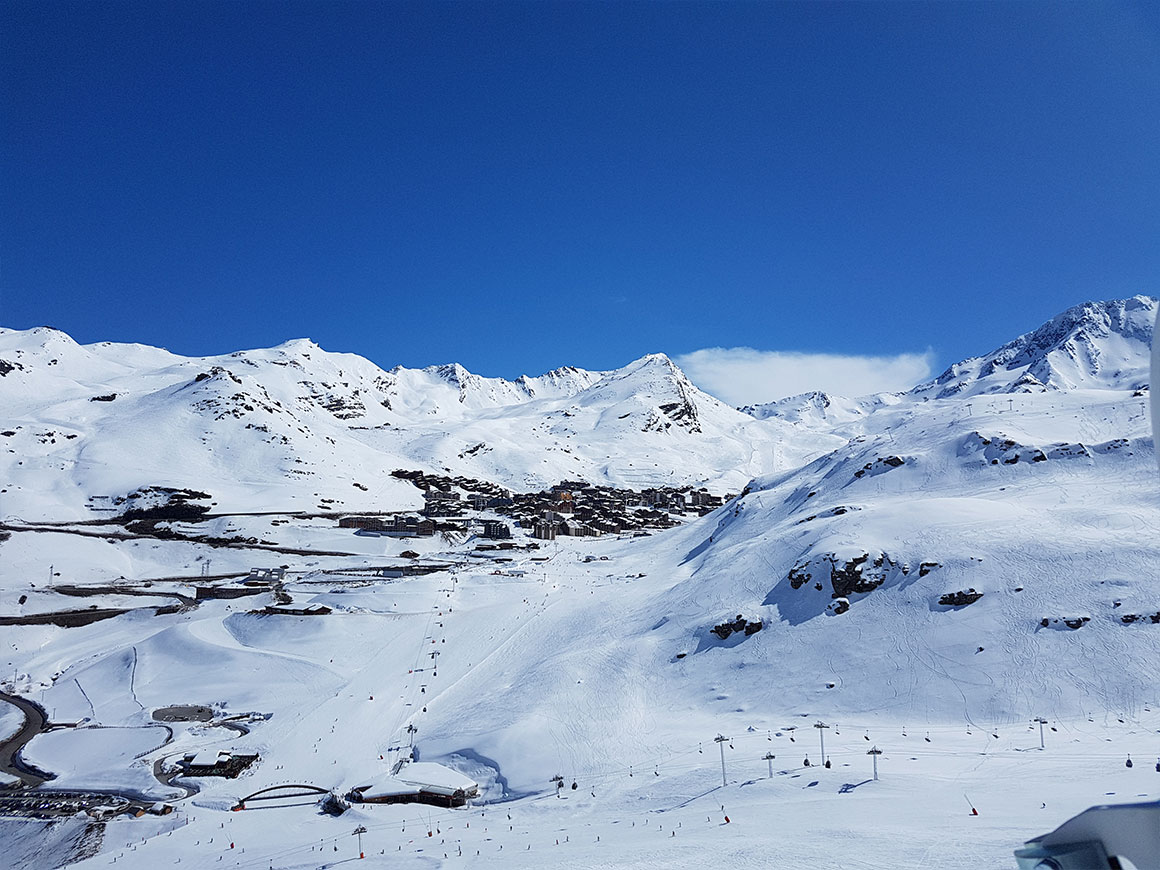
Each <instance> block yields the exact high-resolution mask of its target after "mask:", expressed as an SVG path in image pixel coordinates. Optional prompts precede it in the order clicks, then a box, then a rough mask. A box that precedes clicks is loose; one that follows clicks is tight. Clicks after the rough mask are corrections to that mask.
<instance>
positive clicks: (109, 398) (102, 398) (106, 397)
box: [89, 393, 117, 402]
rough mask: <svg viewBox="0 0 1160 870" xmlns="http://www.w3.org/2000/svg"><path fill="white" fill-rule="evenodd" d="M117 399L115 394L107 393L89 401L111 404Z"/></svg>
mask: <svg viewBox="0 0 1160 870" xmlns="http://www.w3.org/2000/svg"><path fill="white" fill-rule="evenodd" d="M116 398H117V394H116V393H108V394H106V395H104V396H93V397H92V398H90V399H89V401H90V402H111V401H113V400H114V399H116Z"/></svg>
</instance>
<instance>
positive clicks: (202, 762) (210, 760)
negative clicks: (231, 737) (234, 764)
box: [189, 749, 230, 767]
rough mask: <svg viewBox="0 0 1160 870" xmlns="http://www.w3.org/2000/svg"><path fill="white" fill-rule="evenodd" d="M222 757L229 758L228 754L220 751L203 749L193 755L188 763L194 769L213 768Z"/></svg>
mask: <svg viewBox="0 0 1160 870" xmlns="http://www.w3.org/2000/svg"><path fill="white" fill-rule="evenodd" d="M222 756H225V757H226V758H229V757H230V754H229V753H228V752H223V751H222V750H220V749H203V750H201V751H200V752H198V753H197V754H196V755H194V756H193V758H191V759H190V760H189V763H190V764H191V765H192V766H194V767H213V766H214V765H215V764H217V763H218V761H219V760H221V758H222Z"/></svg>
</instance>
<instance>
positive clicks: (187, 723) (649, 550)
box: [0, 297, 1160, 870]
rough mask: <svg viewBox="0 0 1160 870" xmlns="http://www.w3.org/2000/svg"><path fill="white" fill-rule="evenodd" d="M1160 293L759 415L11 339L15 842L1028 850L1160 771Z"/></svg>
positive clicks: (2, 675)
mask: <svg viewBox="0 0 1160 870" xmlns="http://www.w3.org/2000/svg"><path fill="white" fill-rule="evenodd" d="M1156 314H1157V302H1156V300H1154V299H1151V298H1148V297H1134V298H1131V299H1126V300H1116V301H1109V302H1099V303H1087V304H1084V305H1080V306H1076V307H1075V308H1072V309H1069V310H1068V311H1066V312H1064V313H1063V314H1061V315H1060V316H1058V317H1056V318H1055V319H1053V320H1052V321H1050V322H1049V323H1047V324H1044V325H1043V326H1041V327H1040V328H1038V329H1036V330H1033V331H1032V332H1029V333H1027V334H1026V335H1023V336H1020V337H1019V338H1017V339H1015V340H1013V341H1012V342H1010V343H1008V344H1006V345H1004V346H1003V347H1001V348H999V349H997V350H995V351H993V352H991V353H988V354H985V355H982V356H979V357H976V358H972V359H968V360H964V361H962V362H960V363H957V364H955V365H953V366H951V367H950V368H949V369H947V371H946V372H944V373H943V374H942V375H940V376H939V377H938V378H936V379H934V380H933V381H931V382H930V383H926V384H921V385H918V386H916V387H915V388H914V389H912V390H910V391H909V392H905V393H898V394H880V395H874V396H864V397H857V398H845V397H840V396H829V395H826V394H823V393H810V394H806V395H803V396H796V397H792V398H786V399H781V400H779V401H776V402H771V403H769V404H765V405H760V406H756V407H751V408H745V409H742V410H738V409H735V408H731V407H729V406H727V405H725V404H724V403H722V402H720V401H718V400H717V399H715V398H713V397H711V396H709V395H707V394H706V393H704V392H702V391H701V390H699V389H698V388H697V387H696V386H694V385H693V384H692V383H691V382H690V381H689V380H688V378H686V377H685V375H684V374H683V373H682V372H681V371H680V369H679V368H678V367H677V366H676V365H674V364H673V363H672V361H670V360H669V359H668V358H667V357H665V356H664V355H662V354H653V355H649V356H645V357H643V358H641V359H639V360H636V361H635V362H632V363H630V364H628V365H626V366H625V367H623V368H621V369H618V370H615V371H611V372H589V371H584V370H580V369H574V368H564V369H559V370H557V371H554V372H550V373H548V374H545V375H542V376H539V377H521V378H518V379H516V380H514V381H506V380H502V379H498V378H484V377H479V376H476V375H474V374H472V373H470V372H468V371H466V370H465V369H463V368H462V367H461V366H458V365H447V366H438V367H432V368H428V369H423V370H409V369H403V368H396V369H392V370H390V371H384V370H382V369H379V368H378V367H377V366H375V365H374V364H372V363H370V362H369V361H367V360H365V359H363V358H361V357H358V356H355V355H351V354H336V353H330V352H327V351H324V350H322V349H321V348H319V347H317V346H316V345H314V344H313V343H311V342H309V341H305V340H297V341H291V342H287V343H286V344H283V345H280V346H278V347H275V348H271V349H267V350H253V351H241V352H238V353H234V354H230V355H228V356H222V357H212V358H186V357H180V356H175V355H173V354H171V353H169V352H167V351H164V350H160V349H156V348H151V347H145V346H139V345H122V344H107V343H106V344H96V345H85V346H81V345H78V344H76V343H75V342H73V341H72V340H71V339H70V338H69V337H68V336H67V335H65V334H63V333H61V332H59V331H56V330H53V329H49V328H38V329H31V330H24V331H17V330H0V448H2V452H0V625H3V635H2V636H3V644H4V655H5V658H4V659H3V661H0V669H2V670H0V680H2V685H0V690H2V691H3V693H4V695H3V698H4V700H3V701H0V737H3V738H6V739H4V740H3V741H2V747H0V855H3V856H4V857H3V858H0V863H4V864H5V866H12V867H19V868H25V867H27V868H55V867H60V866H65V865H69V866H76V867H85V868H88V867H105V866H108V865H110V864H115V865H116V866H118V867H120V866H124V867H130V868H156V867H165V866H171V865H174V866H181V867H194V868H196V867H205V868H222V867H243V868H270V867H273V868H318V867H332V866H337V865H338V864H343V863H347V862H350V861H357V860H359V857H358V856H359V850H360V848H361V850H362V852H363V854H365V856H366V857H365V859H363V860H364V862H365V865H366V866H370V867H386V866H390V867H435V866H439V867H444V866H445V867H458V866H465V867H468V866H471V867H475V866H481V867H482V866H497V867H500V866H502V867H529V868H531V867H545V866H548V867H593V868H595V867H610V866H616V867H633V866H649V867H650V868H659V867H674V868H676V867H701V866H728V867H739V868H742V867H786V868H790V867H815V866H816V867H842V868H874V870H885V868H908V867H913V868H925V867H931V866H939V867H948V868H979V867H989V868H1003V867H1014V866H1015V865H1014V858H1013V857H1012V852H1013V850H1014V849H1015V848H1017V847H1019V846H1020V845H1022V843H1023V841H1025V840H1027V839H1029V838H1031V837H1033V836H1036V835H1039V834H1043V833H1045V832H1046V831H1049V830H1051V829H1053V828H1055V827H1056V826H1057V825H1059V824H1060V823H1061V822H1063V821H1065V820H1066V819H1067V818H1069V817H1071V816H1073V815H1074V814H1076V813H1078V812H1079V811H1081V810H1083V809H1085V808H1086V807H1089V806H1092V805H1094V804H1100V803H1108V802H1125V801H1133V800H1142V799H1155V798H1156V797H1158V796H1160V690H1158V688H1157V681H1156V662H1157V661H1158V660H1160V588H1158V586H1157V583H1156V573H1157V570H1158V569H1157V566H1158V565H1160V537H1158V536H1157V529H1158V528H1160V476H1158V474H1157V465H1156V456H1155V450H1154V446H1153V438H1152V431H1151V423H1150V417H1149V408H1148V403H1149V383H1150V378H1149V359H1150V353H1151V351H1150V347H1151V342H1152V331H1153V323H1154V321H1155V319H1156ZM770 392H771V394H773V395H776V393H777V389H776V385H771V390H770ZM553 487H555V489H552V488H553ZM421 510H425V511H426V512H427V513H428V514H429V515H430V518H429V520H427V521H426V524H425V521H424V519H416V520H414V521H413V522H412V523H411V525H409V526H407V527H406V529H405V530H403V523H404V520H403V517H404V516H406V515H413V514H417V513H418V512H419V511H421ZM545 511H548V512H550V515H548V516H545V515H544V512H545ZM576 531H579V532H582V533H583V534H579V535H572V534H569V532H576ZM505 532H509V533H510V535H511V537H510V538H504V537H502V535H503V534H504V533H505ZM533 532H535V533H537V534H539V535H540V537H533ZM595 532H602V533H601V534H588V533H595ZM497 535H498V536H499V537H495V536H497ZM488 536H492V537H488ZM254 569H261V570H258V571H254ZM265 569H274V570H265ZM872 749H876V750H880V751H881V752H880V754H871V752H870V751H871V750H872ZM222 753H228V755H225V754H222ZM255 756H256V757H255ZM1129 759H1131V760H1132V763H1131V764H1128V761H1129ZM215 760H217V763H216V764H215ZM408 769H410V773H408ZM875 769H877V773H878V778H877V779H875V777H874V771H875ZM424 783H425V784H426V786H425V787H428V788H430V789H436V790H437V789H444V790H445V791H448V792H450V791H454V790H455V789H458V788H461V787H462V784H464V783H473V784H474V785H475V786H477V789H478V794H476V795H474V796H471V797H470V800H469V801H468V803H467V804H466V805H465V806H457V807H448V806H439V805H437V803H438V801H437V800H435V801H433V802H428V803H415V802H400V803H363V802H358V801H357V799H354V800H352V801H351V802H350V805H349V808H347V809H346V810H345V812H341V813H326V812H323V811H321V810H320V807H319V799H320V798H325V797H326V796H327V795H328V794H329V793H333V794H335V795H337V796H338V797H339V798H344V799H345V798H350V797H353V798H357V795H358V794H359V792H354V793H352V790H355V789H360V788H364V791H363V792H362V794H364V796H365V795H368V794H372V793H373V790H374V789H382V790H384V791H383V793H384V794H396V793H397V794H399V795H402V794H403V793H404V792H407V790H408V789H412V790H413V789H416V788H419V787H420V786H421V785H423V784H424ZM384 784H385V785H384ZM279 786H292V788H285V789H282V790H281V791H273V792H269V791H267V792H265V793H266V795H267V796H269V795H281V797H280V798H279V799H277V800H270V801H263V800H262V795H261V794H260V793H262V792H264V791H265V790H267V789H273V788H275V787H279ZM392 789H394V791H392ZM448 802H454V801H448ZM242 806H244V809H240V808H239V807H242ZM168 808H172V812H169V810H168ZM141 813H143V814H141ZM139 814H140V815H139ZM138 816H139V817H138ZM358 829H361V831H359V830H358ZM357 866H362V864H359V865H357Z"/></svg>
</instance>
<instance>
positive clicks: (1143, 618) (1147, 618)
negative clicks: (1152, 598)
mask: <svg viewBox="0 0 1160 870" xmlns="http://www.w3.org/2000/svg"><path fill="white" fill-rule="evenodd" d="M1120 622H1122V623H1124V625H1131V624H1132V623H1133V622H1150V623H1152V624H1153V625H1160V611H1157V612H1156V613H1125V614H1124V615H1123V616H1121V617H1120Z"/></svg>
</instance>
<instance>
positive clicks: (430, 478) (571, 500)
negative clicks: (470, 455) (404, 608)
mask: <svg viewBox="0 0 1160 870" xmlns="http://www.w3.org/2000/svg"><path fill="white" fill-rule="evenodd" d="M392 474H393V476H394V477H396V478H399V479H400V480H408V481H410V482H411V483H413V484H414V485H415V486H417V487H419V488H420V489H422V490H423V509H422V511H420V515H415V514H386V515H379V516H357V517H356V516H350V517H343V518H342V519H340V520H339V526H340V527H342V528H353V529H359V530H362V531H363V532H365V533H369V534H378V535H387V536H392V537H427V536H431V535H434V534H435V533H436V532H470V531H474V532H475V533H476V534H477V535H478V536H479V537H481V538H488V539H492V540H497V541H506V540H509V539H510V538H512V529H511V527H510V525H509V524H508V523H507V522H504V521H502V520H499V519H487V518H484V519H480V518H478V517H472V516H471V513H472V512H484V511H486V512H490V513H492V514H494V515H497V516H501V517H506V518H510V520H511V521H512V522H513V523H514V524H515V525H517V526H518V527H519V528H521V529H523V530H525V532H526V533H527V534H529V535H531V536H532V537H534V538H538V539H541V540H554V539H555V538H556V537H557V535H564V536H570V537H592V536H597V535H604V534H621V533H647V530H649V529H666V528H669V527H671V526H674V525H676V524H677V523H678V522H679V519H678V518H679V517H681V516H684V515H686V514H689V513H695V514H699V515H703V514H706V513H709V512H710V511H712V510H715V509H716V508H719V507H721V505H722V504H723V503H724V501H725V500H727V499H728V498H729V496H725V497H722V496H718V495H713V494H712V493H710V492H709V491H708V490H706V489H703V488H702V489H693V488H692V487H685V488H675V487H654V488H649V489H645V490H640V491H638V490H633V489H618V488H616V487H612V486H598V485H595V484H590V483H586V482H584V481H579V480H571V481H569V480H565V481H561V482H560V483H558V484H557V485H555V486H553V487H551V488H549V489H546V490H542V491H540V492H533V493H511V492H509V491H508V490H506V489H504V488H502V487H500V486H497V485H496V484H493V483H489V482H487V481H483V480H477V479H475V478H469V477H445V476H442V475H435V474H427V473H425V472H422V471H407V470H403V469H400V470H397V471H394V472H392Z"/></svg>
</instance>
